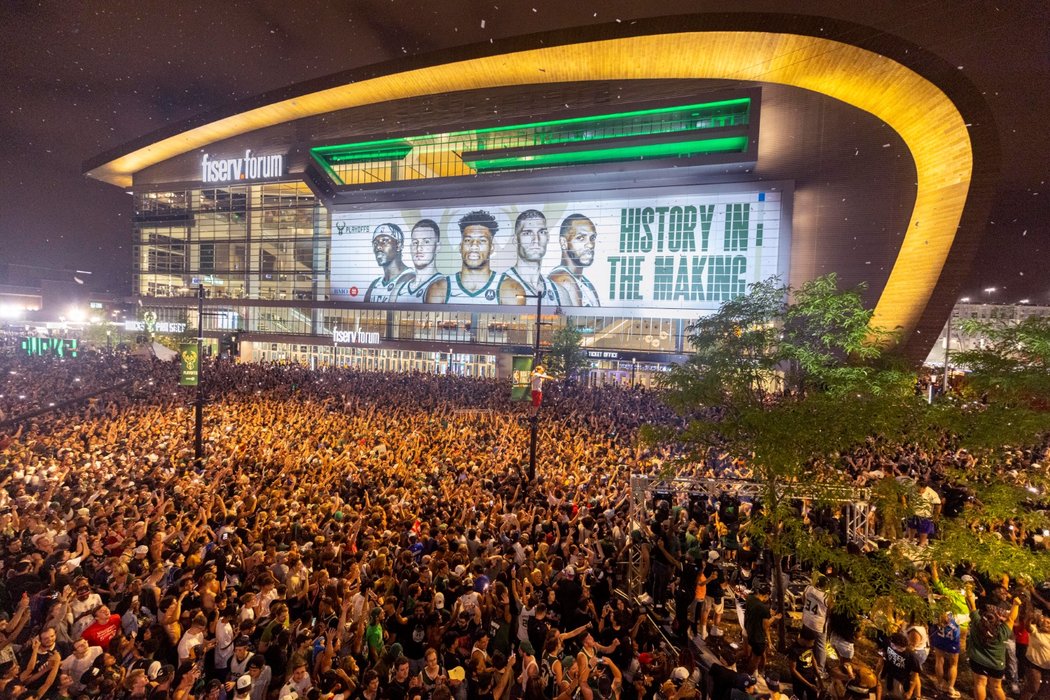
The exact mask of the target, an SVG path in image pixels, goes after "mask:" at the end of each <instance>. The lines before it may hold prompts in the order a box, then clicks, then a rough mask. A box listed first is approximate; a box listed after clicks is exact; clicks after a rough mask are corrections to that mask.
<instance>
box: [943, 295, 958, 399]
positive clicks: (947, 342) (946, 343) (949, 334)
mask: <svg viewBox="0 0 1050 700" xmlns="http://www.w3.org/2000/svg"><path fill="white" fill-rule="evenodd" d="M954 315H955V309H954V308H953V309H952V310H951V312H950V313H949V314H948V332H947V333H946V334H945V336H944V395H945V396H947V395H948V347H949V346H950V345H951V344H952V316H954Z"/></svg>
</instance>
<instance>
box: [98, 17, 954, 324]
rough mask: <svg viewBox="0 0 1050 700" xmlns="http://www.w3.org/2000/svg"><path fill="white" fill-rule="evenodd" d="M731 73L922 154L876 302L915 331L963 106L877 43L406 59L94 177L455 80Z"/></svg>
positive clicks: (588, 47)
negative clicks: (814, 96) (833, 110)
mask: <svg viewBox="0 0 1050 700" xmlns="http://www.w3.org/2000/svg"><path fill="white" fill-rule="evenodd" d="M654 78H657V79H698V78H703V79H728V80H746V81H761V82H768V83H780V84H783V85H791V86H794V87H799V88H805V89H807V90H813V91H816V92H819V93H823V94H825V95H828V96H830V97H833V98H835V99H838V100H841V101H843V102H846V103H848V104H850V105H853V106H854V107H857V108H859V109H863V110H864V111H866V112H870V113H871V114H873V115H874V116H876V117H877V118H879V119H881V120H882V121H884V122H885V123H887V124H888V125H889V126H890V127H892V128H893V129H895V130H896V131H897V133H898V134H900V136H901V138H902V139H903V140H904V142H905V144H907V146H908V148H909V149H910V151H911V155H912V158H913V159H914V161H915V168H916V172H917V178H918V183H917V184H918V187H917V191H916V196H915V208H914V210H913V212H912V216H911V220H910V222H909V225H908V230H907V232H906V234H905V236H904V240H903V243H902V244H901V249H900V252H899V254H898V257H897V261H896V263H895V264H894V266H893V269H892V271H891V272H890V276H889V279H888V281H887V283H886V287H885V289H884V290H883V293H882V296H881V298H880V299H879V302H878V305H877V306H876V309H875V323H877V324H879V325H881V326H883V327H887V328H895V327H900V328H902V329H903V330H904V331H906V332H907V331H911V330H912V329H913V328H914V327H915V325H916V324H917V323H918V321H919V317H920V315H921V314H922V312H923V310H924V309H925V307H926V303H927V301H928V300H929V297H930V294H931V293H932V292H933V288H934V285H935V284H936V283H937V279H938V278H939V277H940V274H941V270H942V268H943V267H944V263H945V260H946V259H947V256H948V251H949V249H950V248H951V244H952V241H953V240H954V238H955V231H956V228H957V226H958V225H959V221H960V218H961V216H962V212H963V206H964V205H965V203H966V196H967V192H968V189H969V184H970V177H971V172H972V167H973V153H972V150H971V145H970V138H969V134H968V133H967V129H966V124H965V123H964V121H963V118H962V116H961V115H960V114H959V111H958V110H957V109H956V107H955V105H954V104H952V102H951V100H949V99H948V97H947V96H946V95H945V94H944V93H943V92H942V91H941V90H940V89H939V88H937V86H935V85H933V84H932V83H930V82H929V81H928V80H926V79H925V78H923V77H922V76H920V75H919V74H917V73H915V72H914V71H912V70H910V69H908V68H906V67H904V66H902V65H901V64H899V63H897V62H895V61H893V60H891V59H889V58H886V57H885V56H881V55H879V54H876V53H873V52H871V51H867V50H865V49H861V48H858V47H855V46H851V45H849V44H843V43H840V42H836V41H832V40H829V39H823V38H818V37H811V36H800V35H795V34H776V33H769V32H750V31H745V32H728V31H719V32H681V33H674V34H658V35H652V36H640V37H627V38H618V39H609V40H603V41H591V42H585V43H579V44H572V45H569V46H552V47H548V48H541V49H533V50H528V51H519V52H514V53H508V54H502V55H497V56H488V57H483V58H474V59H467V60H463V61H456V62H453V63H446V64H443V65H438V66H431V67H426V68H418V69H414V70H407V71H404V72H401V73H394V74H391V75H384V76H380V77H377V78H372V79H370V80H363V81H360V82H356V83H350V84H347V85H341V86H338V87H334V88H329V89H326V90H320V91H317V92H314V93H310V94H308V95H304V96H302V97H296V98H294V99H289V100H284V101H282V102H276V103H273V104H269V105H266V106H263V107H259V108H257V109H252V110H249V111H246V112H243V113H241V114H238V115H235V116H232V117H227V118H224V119H219V120H216V121H214V122H211V123H210V124H205V125H204V126H200V127H197V128H194V129H190V130H188V131H185V132H183V133H181V134H178V135H176V136H172V137H170V138H166V139H163V140H160V141H157V142H156V143H153V144H151V145H149V146H146V147H144V148H141V149H138V150H136V151H133V152H131V153H128V154H126V155H123V156H120V157H118V158H115V159H114V160H112V161H109V162H108V163H105V164H103V165H101V166H99V167H98V168H95V169H94V170H92V171H91V172H90V173H89V175H91V176H92V177H95V178H98V179H100V180H104V181H106V182H110V183H112V184H115V185H120V186H122V187H128V186H130V185H131V176H132V174H133V173H135V172H138V171H139V170H142V169H144V168H147V167H149V166H151V165H154V164H156V163H159V162H161V161H164V160H167V159H169V158H172V157H175V156H178V155H181V154H183V153H187V152H189V151H193V150H196V149H199V148H203V147H205V146H208V145H209V144H211V143H214V142H216V141H221V140H223V139H227V138H231V137H233V136H238V135H240V134H244V133H247V132H250V131H254V130H256V129H262V128H265V127H268V126H274V125H276V124H281V123H283V122H287V121H292V120H295V119H302V118H304V117H310V116H314V115H318V114H324V113H326V112H332V111H336V110H341V109H348V108H352V107H360V106H362V105H368V104H376V103H382V102H387V101H391V100H400V99H405V98H410V97H420V96H425V95H433V94H437V93H445V92H453V91H458V90H475V89H479V88H491V87H500V86H513V85H525V84H532V83H560V82H574V81H587V80H625V79H626V80H630V79H654Z"/></svg>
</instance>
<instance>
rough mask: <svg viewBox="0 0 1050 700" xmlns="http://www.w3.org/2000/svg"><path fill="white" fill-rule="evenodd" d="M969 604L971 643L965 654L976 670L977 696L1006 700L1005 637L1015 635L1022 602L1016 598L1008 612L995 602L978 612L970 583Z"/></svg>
mask: <svg viewBox="0 0 1050 700" xmlns="http://www.w3.org/2000/svg"><path fill="white" fill-rule="evenodd" d="M966 605H967V606H968V607H969V609H970V643H969V645H967V648H966V655H967V659H968V660H969V662H970V670H972V671H973V696H974V699H975V700H986V699H987V696H988V694H989V693H990V694H991V696H992V698H993V700H1006V693H1005V692H1004V691H1003V676H1004V675H1005V673H1006V640H1007V639H1009V638H1010V637H1011V636H1012V635H1013V628H1014V622H1016V621H1017V614H1018V612H1019V611H1020V609H1021V601H1020V599H1018V598H1014V600H1013V606H1012V607H1011V608H1010V609H1009V611H1007V610H1006V609H1005V608H1002V607H999V606H995V605H992V606H988V607H986V608H985V609H984V610H983V611H978V610H977V601H976V600H975V599H974V596H973V589H972V588H970V587H969V586H967V588H966Z"/></svg>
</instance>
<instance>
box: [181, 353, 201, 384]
mask: <svg viewBox="0 0 1050 700" xmlns="http://www.w3.org/2000/svg"><path fill="white" fill-rule="evenodd" d="M179 362H180V367H179V384H181V385H182V386H197V382H199V381H200V369H201V358H200V355H198V354H197V343H181V344H180V345H179Z"/></svg>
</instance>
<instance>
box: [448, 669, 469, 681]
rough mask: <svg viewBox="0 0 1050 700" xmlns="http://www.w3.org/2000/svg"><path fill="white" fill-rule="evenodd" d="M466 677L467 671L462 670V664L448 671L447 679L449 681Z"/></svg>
mask: <svg viewBox="0 0 1050 700" xmlns="http://www.w3.org/2000/svg"><path fill="white" fill-rule="evenodd" d="M466 677H467V672H466V671H464V670H463V667H462V666H456V667H455V668H452V669H449V671H448V679H449V680H450V681H461V680H463V679H464V678H466Z"/></svg>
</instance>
